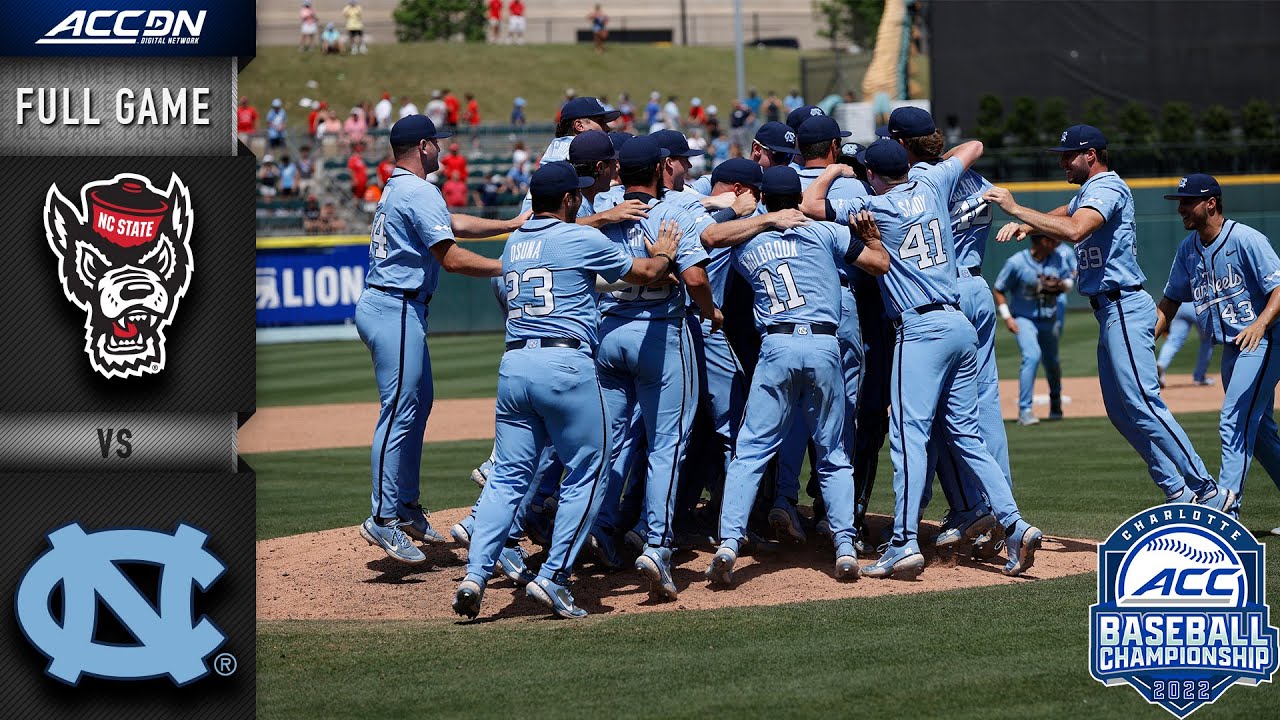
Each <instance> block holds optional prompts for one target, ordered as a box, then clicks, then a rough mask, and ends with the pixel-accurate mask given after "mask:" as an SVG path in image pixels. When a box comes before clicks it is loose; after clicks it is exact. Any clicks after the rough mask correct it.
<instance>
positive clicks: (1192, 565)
mask: <svg viewBox="0 0 1280 720" xmlns="http://www.w3.org/2000/svg"><path fill="white" fill-rule="evenodd" d="M1265 570H1266V557H1265V548H1264V547H1263V546H1262V544H1261V543H1259V542H1258V541H1257V540H1255V539H1254V537H1253V534H1252V533H1250V532H1249V531H1248V530H1247V529H1246V528H1245V527H1244V526H1243V525H1241V524H1240V523H1239V521H1237V520H1235V519H1233V518H1231V517H1230V516H1228V515H1224V514H1223V513H1220V512H1218V511H1216V510H1213V509H1210V508H1206V507H1203V506H1198V505H1189V504H1188V505H1183V504H1178V505H1160V506H1157V507H1154V508H1151V509H1148V510H1144V511H1143V512H1140V513H1138V514H1137V515H1134V516H1133V517H1131V518H1129V519H1128V520H1126V521H1125V522H1124V524H1123V525H1121V526H1120V527H1119V528H1117V529H1116V531H1115V532H1113V533H1112V534H1111V537H1109V538H1107V541H1106V542H1105V543H1103V545H1102V546H1101V547H1099V548H1098V603H1097V604H1096V605H1093V606H1091V607H1090V610H1089V614H1090V622H1089V655H1090V659H1089V672H1090V674H1091V675H1093V677H1094V679H1096V680H1098V681H1099V682H1102V683H1103V684H1105V685H1108V686H1112V685H1125V684H1127V685H1130V686H1132V687H1133V689H1135V690H1137V691H1138V693H1139V694H1140V695H1142V697H1144V698H1146V700H1147V702H1149V703H1151V704H1154V705H1160V706H1161V707H1163V708H1164V709H1166V710H1168V711H1169V712H1171V713H1173V714H1174V715H1176V716H1177V717H1179V718H1184V717H1186V716H1188V715H1190V714H1191V713H1193V712H1195V711H1196V710H1197V709H1198V708H1200V707H1202V706H1204V705H1207V704H1210V703H1213V702H1214V701H1216V700H1217V699H1218V698H1220V697H1222V694H1223V693H1225V692H1226V691H1227V690H1228V689H1229V688H1230V687H1231V686H1232V685H1235V684H1236V683H1239V684H1241V685H1257V684H1259V683H1263V682H1270V681H1271V676H1272V674H1273V673H1275V671H1276V666H1277V631H1276V628H1274V627H1272V626H1271V624H1270V609H1269V608H1268V607H1267V604H1266V587H1265V574H1266V573H1265Z"/></svg>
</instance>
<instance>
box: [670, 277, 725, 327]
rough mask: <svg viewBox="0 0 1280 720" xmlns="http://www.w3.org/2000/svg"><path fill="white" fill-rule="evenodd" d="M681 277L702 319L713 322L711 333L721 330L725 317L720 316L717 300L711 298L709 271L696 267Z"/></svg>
mask: <svg viewBox="0 0 1280 720" xmlns="http://www.w3.org/2000/svg"><path fill="white" fill-rule="evenodd" d="M680 277H681V278H683V279H684V288H685V290H688V291H689V297H690V298H693V301H694V302H695V303H697V305H698V312H699V313H701V314H702V319H703V320H709V321H711V332H715V331H717V330H719V329H720V326H721V325H723V324H724V315H721V314H720V308H718V307H716V303H715V300H714V299H712V297H711V281H709V280H708V279H707V271H706V270H704V269H703V267H702V266H701V265H695V266H693V267H691V268H689V269H688V270H685V271H684V272H682V273H680Z"/></svg>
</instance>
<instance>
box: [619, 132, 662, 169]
mask: <svg viewBox="0 0 1280 720" xmlns="http://www.w3.org/2000/svg"><path fill="white" fill-rule="evenodd" d="M665 157H671V153H670V152H668V151H667V149H666V148H660V147H658V145H657V143H655V142H654V141H653V140H650V139H649V138H647V137H633V138H631V139H630V140H628V141H627V144H626V145H623V146H622V149H621V150H619V151H618V162H619V163H620V164H621V165H622V168H623V169H624V170H625V169H627V168H642V167H651V166H653V165H657V164H658V162H659V161H661V160H662V159H663V158H665Z"/></svg>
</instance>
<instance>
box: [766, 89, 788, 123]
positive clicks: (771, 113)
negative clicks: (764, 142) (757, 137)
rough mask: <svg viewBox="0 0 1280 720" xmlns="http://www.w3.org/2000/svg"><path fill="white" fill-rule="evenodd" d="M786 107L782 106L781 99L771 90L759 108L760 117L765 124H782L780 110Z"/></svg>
mask: <svg viewBox="0 0 1280 720" xmlns="http://www.w3.org/2000/svg"><path fill="white" fill-rule="evenodd" d="M784 107H786V106H785V105H783V104H782V98H779V97H778V93H776V92H774V91H773V90H770V91H769V94H768V95H767V96H765V99H764V105H763V106H762V107H761V113H762V115H761V117H762V118H764V121H765V122H782V115H783V111H782V109H783V108H784Z"/></svg>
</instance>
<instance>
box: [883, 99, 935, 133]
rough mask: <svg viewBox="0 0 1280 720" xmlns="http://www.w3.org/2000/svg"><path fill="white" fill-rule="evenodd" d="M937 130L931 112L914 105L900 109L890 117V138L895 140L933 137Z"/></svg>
mask: <svg viewBox="0 0 1280 720" xmlns="http://www.w3.org/2000/svg"><path fill="white" fill-rule="evenodd" d="M936 129H937V128H935V127H934V125H933V116H932V115H930V114H929V111H928V110H924V109H922V108H918V107H914V106H912V105H905V106H903V107H900V108H898V109H897V110H894V111H893V114H891V115H889V125H888V130H889V137H891V138H893V139H894V140H897V139H899V138H913V137H924V136H925V135H932V134H933V131H934V130H936Z"/></svg>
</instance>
